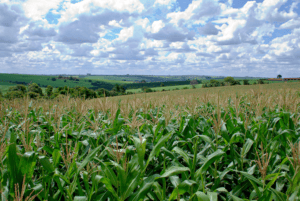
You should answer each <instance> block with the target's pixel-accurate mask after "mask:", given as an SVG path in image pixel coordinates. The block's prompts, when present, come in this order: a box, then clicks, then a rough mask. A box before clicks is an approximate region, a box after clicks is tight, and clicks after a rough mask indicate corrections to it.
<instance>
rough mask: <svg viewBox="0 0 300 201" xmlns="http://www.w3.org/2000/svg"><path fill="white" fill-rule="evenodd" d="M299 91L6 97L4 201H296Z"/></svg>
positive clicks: (2, 117) (1, 136) (1, 171)
mask: <svg viewBox="0 0 300 201" xmlns="http://www.w3.org/2000/svg"><path fill="white" fill-rule="evenodd" d="M299 86H300V85H299V84H298V83H296V84H295V83H294V84H293V85H288V84H287V85H286V86H284V87H283V86H281V85H280V86H279V85H278V86H277V85H274V86H273V87H274V88H266V87H263V86H257V87H252V86H249V87H244V88H241V87H240V88H239V87H224V89H219V88H218V89H191V90H185V91H187V92H184V93H181V92H178V91H177V92H169V93H163V92H161V93H153V94H141V95H135V96H124V97H121V99H120V97H114V98H101V99H93V100H81V99H71V98H68V97H61V98H58V99H55V100H33V101H32V100H30V99H26V98H25V99H21V100H11V101H9V100H4V101H2V102H1V104H0V109H1V110H0V141H1V144H0V191H1V200H2V201H4V200H18V201H21V200H49V201H51V200H56V201H57V200H69V201H71V200H76V201H98V200H99V201H100V200H110V201H125V200H126V201H140V200H158V201H165V200H178V201H179V200H186V201H188V200H190V201H217V200H221V201H222V200H233V201H242V200H261V201H269V200H270V201H271V200H274V201H286V200H289V201H297V200H300V142H299V141H300V125H299V124H300V122H299V115H300V108H299V106H300V90H299V89H300V88H299ZM267 87H270V86H267ZM220 90H221V91H220Z"/></svg>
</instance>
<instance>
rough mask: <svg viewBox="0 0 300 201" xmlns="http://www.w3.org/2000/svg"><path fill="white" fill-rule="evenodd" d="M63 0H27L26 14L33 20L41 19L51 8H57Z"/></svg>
mask: <svg viewBox="0 0 300 201" xmlns="http://www.w3.org/2000/svg"><path fill="white" fill-rule="evenodd" d="M62 1H63V0H51V1H49V0H27V1H26V2H24V3H23V8H24V11H25V15H26V17H28V18H32V19H33V20H41V19H42V18H43V16H44V15H46V14H47V13H48V12H49V10H50V9H57V8H58V6H59V4H60V3H61V2H62Z"/></svg>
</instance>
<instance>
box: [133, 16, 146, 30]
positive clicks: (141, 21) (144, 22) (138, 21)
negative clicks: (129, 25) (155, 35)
mask: <svg viewBox="0 0 300 201" xmlns="http://www.w3.org/2000/svg"><path fill="white" fill-rule="evenodd" d="M148 23H149V19H148V18H144V19H139V20H137V21H135V24H136V25H140V26H142V27H143V28H144V29H145V28H146V27H147V24H148Z"/></svg>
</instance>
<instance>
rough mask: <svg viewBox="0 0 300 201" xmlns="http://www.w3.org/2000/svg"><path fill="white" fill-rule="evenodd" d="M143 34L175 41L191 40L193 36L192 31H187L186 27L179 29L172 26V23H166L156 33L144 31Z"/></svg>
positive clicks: (157, 38) (156, 38) (148, 36)
mask: <svg viewBox="0 0 300 201" xmlns="http://www.w3.org/2000/svg"><path fill="white" fill-rule="evenodd" d="M145 36H146V37H147V38H152V39H155V40H165V41H168V42H176V41H185V40H193V38H194V36H195V32H194V31H189V30H188V29H185V30H179V29H177V28H176V27H174V26H173V25H172V24H168V25H166V26H164V27H163V28H162V29H160V30H159V31H158V32H156V33H146V34H145Z"/></svg>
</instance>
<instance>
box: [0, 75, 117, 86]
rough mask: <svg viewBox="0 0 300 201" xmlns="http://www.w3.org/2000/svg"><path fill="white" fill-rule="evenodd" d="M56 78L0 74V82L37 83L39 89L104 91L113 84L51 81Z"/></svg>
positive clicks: (83, 80)
mask: <svg viewBox="0 0 300 201" xmlns="http://www.w3.org/2000/svg"><path fill="white" fill-rule="evenodd" d="M57 77H58V76H46V75H22V74H0V82H1V81H4V82H12V83H13V84H25V85H27V84H29V83H37V84H39V85H40V86H41V87H47V86H48V85H51V86H53V87H55V88H57V87H63V86H68V87H76V86H81V87H87V88H94V89H96V88H106V89H109V90H110V89H112V88H113V84H112V83H108V82H102V81H101V83H98V85H95V84H94V85H93V84H92V82H90V81H89V80H87V79H79V81H74V80H64V79H56V80H55V81H53V80H52V78H57ZM92 81H93V82H96V80H92Z"/></svg>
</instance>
